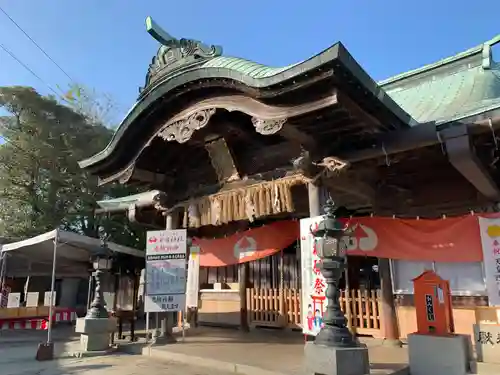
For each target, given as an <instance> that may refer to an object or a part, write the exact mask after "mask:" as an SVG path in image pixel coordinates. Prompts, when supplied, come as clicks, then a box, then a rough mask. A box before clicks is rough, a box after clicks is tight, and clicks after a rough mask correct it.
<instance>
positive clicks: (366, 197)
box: [323, 172, 376, 204]
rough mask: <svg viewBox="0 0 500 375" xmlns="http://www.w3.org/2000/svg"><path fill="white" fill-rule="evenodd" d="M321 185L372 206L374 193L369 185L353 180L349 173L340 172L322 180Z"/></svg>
mask: <svg viewBox="0 0 500 375" xmlns="http://www.w3.org/2000/svg"><path fill="white" fill-rule="evenodd" d="M323 184H324V185H325V186H327V187H329V188H331V189H333V190H336V191H339V192H342V193H343V194H348V195H351V196H355V197H357V198H359V199H360V200H362V201H363V203H367V204H373V202H375V197H376V191H375V189H373V188H372V187H371V186H370V185H369V184H367V183H365V182H363V181H361V180H359V179H357V178H355V177H354V176H353V175H352V174H351V173H348V172H344V173H343V172H340V174H339V175H337V176H331V177H328V178H324V179H323Z"/></svg>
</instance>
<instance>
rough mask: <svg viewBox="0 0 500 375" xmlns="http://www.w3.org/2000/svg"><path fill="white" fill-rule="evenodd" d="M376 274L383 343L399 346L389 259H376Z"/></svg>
mask: <svg viewBox="0 0 500 375" xmlns="http://www.w3.org/2000/svg"><path fill="white" fill-rule="evenodd" d="M378 273H379V277H380V289H381V305H382V309H381V312H380V313H381V317H380V318H381V327H380V328H381V329H382V333H383V334H384V337H385V340H384V343H387V344H390V345H395V346H401V345H402V344H401V341H400V340H399V329H398V319H397V315H396V307H395V305H394V295H393V293H392V278H391V267H390V263H389V259H386V258H379V259H378Z"/></svg>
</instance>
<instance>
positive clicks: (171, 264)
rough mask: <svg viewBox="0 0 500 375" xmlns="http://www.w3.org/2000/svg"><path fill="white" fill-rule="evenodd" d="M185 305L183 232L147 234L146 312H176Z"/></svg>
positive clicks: (184, 233) (184, 238)
mask: <svg viewBox="0 0 500 375" xmlns="http://www.w3.org/2000/svg"><path fill="white" fill-rule="evenodd" d="M185 302H186V230H185V229H180V230H164V231H150V232H148V233H147V243H146V298H145V310H146V311H148V312H164V311H179V310H183V309H184V306H185Z"/></svg>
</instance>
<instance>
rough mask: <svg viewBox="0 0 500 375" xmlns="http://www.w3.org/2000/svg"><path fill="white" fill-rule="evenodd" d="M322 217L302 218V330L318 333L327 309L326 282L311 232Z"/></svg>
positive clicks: (307, 332)
mask: <svg viewBox="0 0 500 375" xmlns="http://www.w3.org/2000/svg"><path fill="white" fill-rule="evenodd" d="M321 220H322V217H321V216H319V217H316V218H307V219H302V220H300V257H301V268H302V321H303V322H304V324H303V326H302V331H303V332H304V334H308V335H316V334H318V332H319V330H320V329H321V327H322V326H323V313H324V312H325V310H326V306H327V301H326V297H325V290H326V282H325V278H324V277H323V275H322V274H321V271H320V265H321V260H320V258H319V257H318V253H317V244H316V241H315V239H314V237H313V235H312V234H311V229H312V228H315V227H316V226H317V225H318V223H319V222H320V221H321Z"/></svg>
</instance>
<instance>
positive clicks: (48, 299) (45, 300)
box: [43, 290, 57, 306]
mask: <svg viewBox="0 0 500 375" xmlns="http://www.w3.org/2000/svg"><path fill="white" fill-rule="evenodd" d="M56 296H57V293H56V291H55V290H54V306H55V305H56V300H57V298H56ZM51 300H52V292H51V291H50V290H49V291H47V292H45V295H44V296H43V305H44V306H50V305H51V303H50V302H51Z"/></svg>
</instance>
